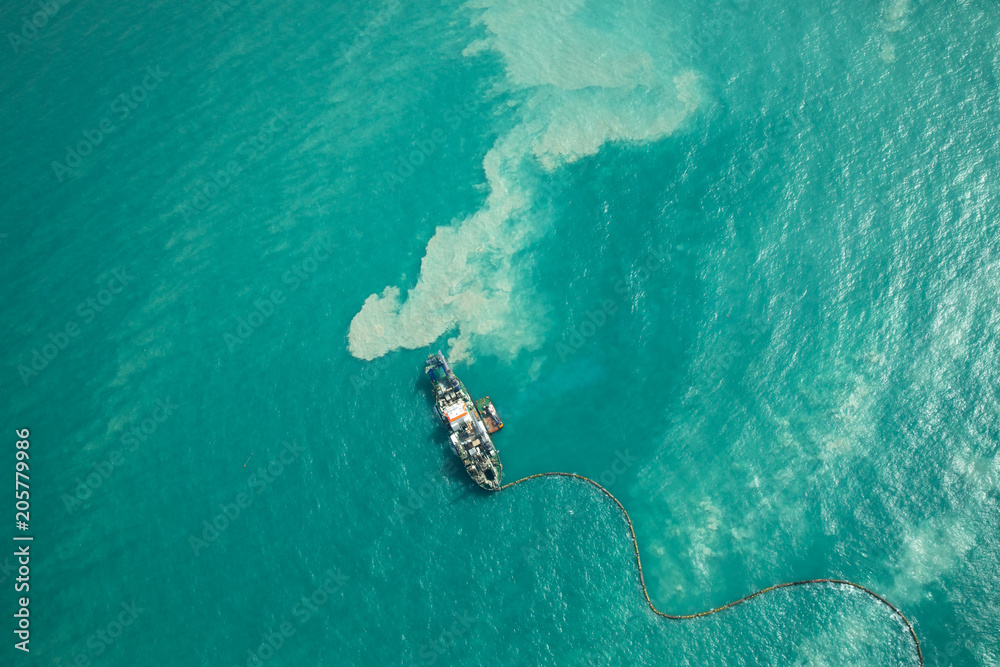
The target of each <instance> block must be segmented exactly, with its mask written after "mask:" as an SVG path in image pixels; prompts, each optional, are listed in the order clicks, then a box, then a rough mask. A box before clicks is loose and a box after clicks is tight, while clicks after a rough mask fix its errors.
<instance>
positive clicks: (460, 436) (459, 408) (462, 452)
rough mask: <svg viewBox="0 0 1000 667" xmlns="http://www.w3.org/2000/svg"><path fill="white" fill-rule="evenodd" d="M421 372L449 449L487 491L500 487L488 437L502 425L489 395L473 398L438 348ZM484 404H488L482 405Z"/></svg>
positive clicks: (494, 452) (498, 465)
mask: <svg viewBox="0 0 1000 667" xmlns="http://www.w3.org/2000/svg"><path fill="white" fill-rule="evenodd" d="M424 372H425V373H426V374H427V376H428V377H429V378H430V379H431V388H432V390H433V393H434V409H435V411H436V412H437V414H438V417H439V418H440V419H441V422H442V423H443V424H444V425H445V427H446V428H447V429H448V430H449V431H450V433H449V440H450V441H451V449H452V451H454V452H455V454H456V455H457V456H458V457H459V459H460V460H461V461H462V464H463V466H464V467H465V471H466V472H467V473H469V477H471V478H472V480H473V481H474V482H475V483H476V484H478V485H479V486H480V487H482V488H484V489H486V490H487V491H499V490H500V486H501V484H502V477H503V465H502V464H501V463H500V453H499V452H498V451H497V449H496V447H495V446H494V445H493V439H492V438H491V437H490V434H491V433H494V432H496V431H497V430H499V428H500V427H501V426H503V422H501V421H500V418H499V416H498V415H497V413H496V408H494V407H493V404H492V402H490V401H489V397H487V398H485V399H481V400H480V401H479V402H478V403H477V402H476V401H473V400H472V396H471V395H470V394H469V391H468V390H467V389H466V388H465V385H464V384H463V383H462V381H461V380H459V379H458V377H456V376H455V374H454V373H453V372H452V371H451V367H450V366H449V365H448V361H447V360H446V359H445V358H444V355H442V354H441V353H440V352H438V353H437V354H432V355H431V356H430V357H428V358H427V364H426V366H425V368H424ZM484 401H485V403H484ZM487 405H488V408H486V407H485V406H487ZM498 424H499V425H498Z"/></svg>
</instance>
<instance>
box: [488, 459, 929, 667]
mask: <svg viewBox="0 0 1000 667" xmlns="http://www.w3.org/2000/svg"><path fill="white" fill-rule="evenodd" d="M536 477H573V478H576V479H580V480H583V481H584V482H588V483H590V484H593V485H594V486H596V487H597V488H598V489H600V490H601V491H602V492H603V493H604V494H605V495H606V496H607V497H608V498H611V500H613V501H615V504H616V505H618V509H620V510H621V511H622V514H624V515H625V521H626V522H627V523H628V529H629V532H631V533H632V546H633V547H634V548H635V562H636V564H637V565H638V566H639V585H640V586H641V587H642V594H643V595H644V596H645V598H646V604H648V605H649V608H650V609H652V610H653V612H654V613H656V614H657V615H658V616H662V617H663V618H669V619H670V620H672V621H680V620H684V619H688V618H700V617H701V616H709V615H711V614H717V613H719V612H720V611H725V610H726V609H730V608H731V607H735V606H736V605H738V604H742V603H744V602H749V601H750V600H752V599H754V598H755V597H757V596H758V595H763V594H764V593H767V592H769V591H776V590H778V589H779V588H790V587H792V586H805V585H819V584H823V585H837V586H850V587H852V588H856V589H858V590H859V591H864V592H865V593H867V594H868V595H870V596H872V597H873V598H875V599H876V600H878V601H879V602H881V603H882V604H884V605H885V606H886V607H888V608H889V609H891V610H892V612H893V613H894V614H895V615H896V616H898V617H899V618H900V620H902V621H903V624H904V625H905V626H906V629H907V630H909V631H910V637H911V638H912V639H913V647H914V648H915V649H916V651H917V661H918V662H919V664H920V667H923V665H924V653H923V650H922V649H921V648H920V640H919V639H917V632H916V630H914V629H913V624H912V623H910V620H909V619H908V618H906V616H905V615H904V614H903V612H901V611H900V610H899V609H897V608H896V606H895V605H893V604H892V603H891V602H889V601H888V600H886V599H885V598H884V597H882V596H881V595H879V594H878V593H876V592H875V591H873V590H871V589H869V588H865V587H864V586H862V585H861V584H856V583H854V582H853V581H845V580H843V579H808V580H805V581H790V582H786V583H783V584H775V585H774V586H768V587H767V588H765V589H762V590H759V591H756V592H754V593H751V594H750V595H747V596H744V597H741V598H740V599H739V600H734V601H733V602H730V603H728V604H724V605H722V606H721V607H716V608H715V609H709V610H708V611H701V612H698V613H697V614H665V613H663V612H662V611H660V610H659V609H657V608H656V605H654V604H653V601H652V600H651V599H650V598H649V591H647V590H646V579H645V577H644V576H643V574H642V559H641V558H640V557H639V541H638V540H637V539H636V537H635V528H634V527H633V526H632V518H631V517H630V516H629V515H628V511H627V510H626V509H625V506H624V505H622V503H621V501H620V500H618V499H617V498H615V496H614V494H612V493H611V492H610V491H608V490H607V489H605V488H604V487H603V486H601V485H600V484H598V483H597V482H595V481H594V480H592V479H590V478H589V477H584V476H583V475H577V474H574V473H571V472H540V473H537V474H535V475H529V476H528V477H523V478H521V479H519V480H517V481H515V482H508V483H507V484H504V485H503V486H501V487H500V491H503V490H504V489H509V488H510V487H512V486H517V485H518V484H521V483H522V482H527V481H528V480H529V479H535V478H536Z"/></svg>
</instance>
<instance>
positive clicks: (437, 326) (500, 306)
mask: <svg viewBox="0 0 1000 667" xmlns="http://www.w3.org/2000/svg"><path fill="white" fill-rule="evenodd" d="M587 5H588V3H585V2H582V1H581V0H567V1H566V2H563V3H561V4H560V5H559V6H558V7H557V8H556V9H555V10H554V11H553V10H552V8H550V7H543V6H539V5H536V4H533V3H530V2H508V3H499V2H495V1H493V0H488V1H482V2H477V3H472V4H470V7H471V8H473V9H476V10H479V11H480V12H481V13H480V20H481V22H482V23H483V25H484V26H485V28H486V31H487V33H488V36H487V37H486V39H484V40H482V41H479V42H475V43H473V44H472V45H470V47H469V48H468V49H466V54H467V55H470V56H471V55H475V54H477V53H479V52H481V51H483V50H486V49H490V50H493V51H496V52H498V53H499V54H500V55H501V56H502V57H503V59H504V63H505V65H506V68H507V80H506V82H505V83H504V85H505V86H507V87H509V88H510V89H511V90H515V91H521V92H523V93H526V94H527V99H526V101H525V103H524V104H523V106H522V107H521V109H519V111H518V113H519V114H520V117H519V121H518V123H517V124H516V125H515V127H514V128H513V129H512V130H511V131H509V132H508V133H507V134H505V135H504V136H501V138H500V139H498V140H497V142H496V144H495V145H494V146H493V148H492V149H491V150H490V151H489V152H488V153H487V155H486V156H485V158H484V160H483V168H484V171H485V173H486V181H487V184H488V186H489V190H490V194H489V197H488V199H487V201H486V204H485V206H484V207H483V208H482V209H480V210H479V211H477V212H476V213H474V214H473V215H471V216H469V217H468V218H466V219H464V220H462V221H461V222H457V223H454V224H452V225H449V226H446V227H439V228H438V229H437V231H436V233H435V234H434V236H433V237H432V238H431V240H430V242H429V243H428V244H427V248H426V252H425V254H424V258H423V260H422V262H421V269H420V277H419V279H418V281H417V284H416V285H415V286H414V287H413V289H411V290H410V291H409V293H408V294H407V295H406V297H405V299H404V298H403V296H402V294H401V291H400V289H399V288H398V287H395V286H388V287H386V288H385V289H384V290H383V292H382V293H381V294H380V295H379V294H372V295H371V296H369V297H368V299H366V301H365V303H364V305H363V307H362V308H361V311H360V312H359V313H358V314H357V315H356V316H355V317H354V319H353V320H352V321H351V325H350V331H349V334H348V347H349V349H350V352H351V354H353V355H354V356H355V357H358V358H360V359H366V360H371V359H375V358H377V357H380V356H382V355H384V354H386V353H388V352H391V351H393V350H396V349H399V348H408V349H414V348H419V347H423V346H426V345H429V344H431V343H433V342H434V341H435V340H436V339H438V338H439V337H440V336H441V335H442V334H444V333H446V332H449V331H453V330H456V329H457V335H456V336H455V337H454V338H452V339H451V340H450V341H449V344H450V346H451V350H450V354H451V355H452V356H454V357H455V358H456V359H463V358H464V359H469V358H470V357H471V355H470V349H471V347H472V343H473V341H474V342H475V347H476V349H477V350H479V351H482V352H487V353H495V354H502V355H505V356H511V355H515V354H517V353H518V352H519V351H521V350H524V349H528V350H530V349H536V348H537V347H539V346H540V345H541V343H542V341H543V340H544V336H545V325H544V322H543V320H544V306H543V305H542V304H539V303H536V300H535V299H533V298H532V291H531V288H530V285H529V281H528V280H527V279H526V274H527V273H528V272H529V271H530V265H529V263H528V261H527V260H525V259H524V258H523V257H520V256H519V255H518V253H519V252H521V251H522V250H524V249H525V248H526V247H528V246H529V245H530V244H531V243H532V241H533V240H535V239H536V238H538V236H539V234H540V233H542V232H544V231H545V229H546V227H547V223H548V221H547V220H545V219H544V218H543V217H542V216H540V215H539V214H538V213H537V212H535V211H532V209H531V205H532V203H533V202H534V201H535V198H536V196H537V194H538V193H539V192H540V190H541V188H542V187H544V185H545V183H546V181H548V180H550V179H551V178H552V175H553V172H555V171H556V170H558V169H559V168H560V167H563V166H564V165H566V164H569V163H572V162H574V161H576V160H579V159H581V158H583V157H586V156H589V155H593V154H595V153H596V152H597V151H598V150H600V148H601V147H602V146H604V145H605V144H607V143H608V142H629V143H643V142H649V141H655V140H657V139H660V138H662V137H665V136H667V135H669V134H671V133H673V132H674V131H676V130H677V128H678V127H679V126H680V125H681V124H682V123H683V121H684V120H685V119H686V118H687V117H688V116H689V115H690V114H691V113H693V112H694V111H695V109H697V108H698V106H699V105H700V104H701V93H700V92H699V86H698V77H697V76H696V75H695V74H694V73H693V72H691V71H676V69H675V68H672V67H671V63H672V62H673V61H672V59H671V57H670V54H669V53H668V52H666V51H664V50H663V49H662V47H661V46H659V44H661V43H662V41H663V39H662V34H657V33H656V32H655V30H653V29H651V28H647V29H646V30H647V32H648V34H647V35H640V36H639V37H645V39H643V38H638V39H637V34H636V31H637V26H646V25H650V23H651V21H650V20H648V17H639V16H633V15H632V14H634V13H636V12H638V11H639V10H633V11H631V12H625V13H624V14H622V13H616V14H615V15H614V20H613V21H609V22H604V21H602V19H603V18H606V17H602V16H599V15H597V10H595V9H592V8H590V7H588V6H587ZM555 31H558V32H555ZM639 32H640V33H641V32H642V30H641V29H639ZM554 34H558V35H559V36H560V39H558V40H554V39H552V36H553V35H554ZM637 45H648V46H646V47H645V48H641V47H640V46H637ZM539 167H540V168H541V169H539Z"/></svg>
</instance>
